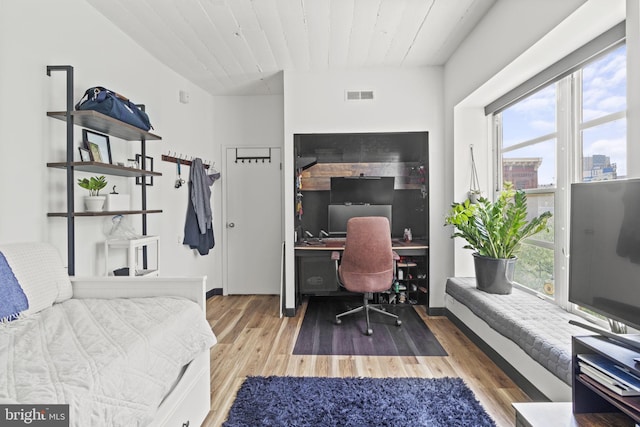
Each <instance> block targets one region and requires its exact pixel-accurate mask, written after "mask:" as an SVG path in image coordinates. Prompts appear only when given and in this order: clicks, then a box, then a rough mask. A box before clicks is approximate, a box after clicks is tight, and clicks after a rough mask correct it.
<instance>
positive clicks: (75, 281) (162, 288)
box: [70, 276, 211, 427]
mask: <svg viewBox="0 0 640 427" xmlns="http://www.w3.org/2000/svg"><path fill="white" fill-rule="evenodd" d="M70 279H71V284H72V286H73V298H103V299H111V298H141V297H153V296H180V297H184V298H188V299H190V300H192V301H195V302H196V303H197V304H198V305H199V306H200V308H202V313H203V315H206V305H205V304H206V299H205V289H206V288H205V285H206V281H207V277H206V276H204V277H197V278H165V277H71V278H70ZM209 363H210V352H209V350H206V351H203V352H202V353H200V354H199V355H198V356H197V357H196V358H195V359H194V360H193V361H192V362H191V363H190V364H189V366H188V367H187V369H186V370H185V372H184V374H183V376H182V378H180V380H179V381H178V383H177V384H176V385H175V387H174V388H173V390H172V391H171V392H170V393H169V395H167V397H166V398H165V399H164V401H163V402H162V404H161V405H160V406H159V408H158V412H157V413H156V416H155V417H154V419H153V421H152V422H151V424H150V425H151V426H167V427H168V426H177V427H180V426H183V427H184V426H187V427H195V426H200V425H202V422H203V421H204V419H205V418H206V416H207V414H208V413H209V410H210V409H211V382H210V366H209Z"/></svg>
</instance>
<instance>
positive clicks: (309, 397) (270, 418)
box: [223, 377, 495, 427]
mask: <svg viewBox="0 0 640 427" xmlns="http://www.w3.org/2000/svg"><path fill="white" fill-rule="evenodd" d="M223 426H225V427H240V426H242V427H246V426H252V427H253V426H313V427H316V426H323V427H325V426H431V427H438V426H441V427H453V426H465V427H466V426H473V427H483V426H493V427H495V423H494V421H493V420H492V419H491V417H489V415H488V414H487V413H486V412H485V410H484V408H483V407H482V405H480V403H479V402H478V401H477V400H476V398H475V396H474V394H473V392H472V391H471V390H470V389H469V388H468V387H467V386H466V384H465V383H464V381H463V380H462V379H460V378H318V377H247V379H246V380H245V381H244V383H243V384H242V387H240V390H239V391H238V395H237V396H236V400H235V401H234V403H233V406H232V407H231V410H230V411H229V415H228V418H227V421H226V422H225V423H224V424H223Z"/></svg>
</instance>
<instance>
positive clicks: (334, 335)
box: [293, 296, 447, 356]
mask: <svg viewBox="0 0 640 427" xmlns="http://www.w3.org/2000/svg"><path fill="white" fill-rule="evenodd" d="M360 305H362V298H360V297H358V298H352V297H349V296H347V297H346V298H343V297H311V298H310V299H309V303H308V306H307V311H306V313H305V315H304V319H303V320H302V327H301V328H300V332H299V334H298V339H297V340H296V345H295V347H294V349H293V354H310V355H311V354H314V355H334V356H338V355H347V356H349V355H352V356H447V352H446V351H445V350H444V348H442V346H441V345H440V343H439V342H438V340H437V339H436V337H435V336H434V335H433V333H432V332H431V331H430V330H429V328H428V327H427V325H426V324H425V323H424V321H423V320H422V319H421V318H420V316H419V315H418V313H416V312H415V310H414V308H413V306H411V305H408V304H406V305H401V304H398V305H387V306H385V307H386V308H387V311H389V312H391V313H394V314H399V315H400V320H402V325H401V326H396V324H395V320H394V319H392V318H390V317H388V316H384V315H382V314H378V313H375V312H371V314H370V316H371V317H370V318H371V328H372V329H373V335H371V336H367V335H365V334H364V333H363V332H364V331H365V330H366V328H367V326H366V325H367V323H366V320H365V316H364V312H361V313H355V314H352V315H349V316H345V317H342V324H340V325H336V324H335V316H336V314H339V313H342V312H345V311H347V310H349V309H351V308H354V307H358V306H360Z"/></svg>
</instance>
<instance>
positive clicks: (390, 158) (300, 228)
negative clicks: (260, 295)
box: [294, 132, 429, 306]
mask: <svg viewBox="0 0 640 427" xmlns="http://www.w3.org/2000/svg"><path fill="white" fill-rule="evenodd" d="M294 151H295V158H296V172H295V173H296V177H295V182H296V189H295V192H294V197H295V200H294V202H295V203H294V206H295V235H296V246H295V255H296V257H295V259H296V265H295V270H296V278H295V280H296V301H297V304H299V303H300V302H301V299H302V297H303V296H305V295H334V294H335V295H339V294H340V293H341V292H342V291H341V290H340V288H339V286H338V284H337V281H336V276H335V263H334V261H332V260H331V252H332V251H335V250H342V249H343V247H344V241H345V237H344V232H345V231H346V230H345V228H346V227H345V225H346V219H347V218H348V217H351V216H371V215H373V216H386V217H388V218H389V219H390V223H391V237H392V239H393V248H394V250H395V251H396V252H397V253H398V255H400V256H401V260H400V262H399V263H398V272H399V276H400V277H399V279H400V280H399V281H398V282H399V284H398V285H399V286H398V287H396V289H395V290H394V289H392V290H391V291H390V292H388V293H383V294H381V295H380V296H379V297H378V298H380V299H382V301H379V302H383V303H384V302H388V303H410V304H424V305H427V306H428V287H429V285H428V283H429V280H428V276H429V250H428V249H429V243H428V242H429V197H428V194H429V162H428V152H429V150H428V133H427V132H392V133H357V134H355V133H350V134H296V135H294ZM405 229H410V230H411V234H412V240H411V241H410V242H407V241H405V239H404V233H405Z"/></svg>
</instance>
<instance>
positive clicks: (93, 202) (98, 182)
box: [78, 176, 107, 212]
mask: <svg viewBox="0 0 640 427" xmlns="http://www.w3.org/2000/svg"><path fill="white" fill-rule="evenodd" d="M78 185H79V186H80V187H82V188H84V189H85V190H89V195H88V196H85V198H84V206H85V209H86V210H87V212H100V211H102V207H103V206H104V201H105V199H106V197H105V196H101V195H100V190H102V189H103V188H104V187H106V186H107V181H106V178H105V177H104V176H92V177H91V178H78Z"/></svg>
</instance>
